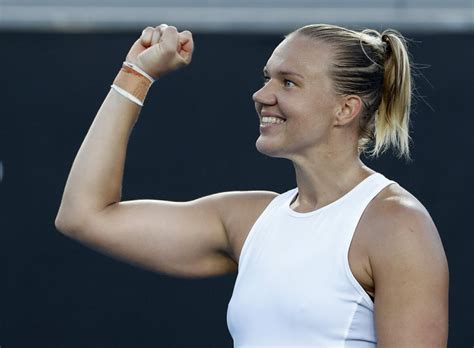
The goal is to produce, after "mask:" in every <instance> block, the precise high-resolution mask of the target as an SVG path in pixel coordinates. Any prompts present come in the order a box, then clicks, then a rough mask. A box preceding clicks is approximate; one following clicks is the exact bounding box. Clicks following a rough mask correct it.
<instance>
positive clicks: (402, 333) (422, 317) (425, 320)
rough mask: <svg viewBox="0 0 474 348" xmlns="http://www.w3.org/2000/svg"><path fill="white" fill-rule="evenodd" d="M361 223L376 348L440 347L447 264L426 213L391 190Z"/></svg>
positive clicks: (444, 320) (407, 196) (378, 199)
mask: <svg viewBox="0 0 474 348" xmlns="http://www.w3.org/2000/svg"><path fill="white" fill-rule="evenodd" d="M361 222H363V233H362V235H365V237H364V242H365V246H366V247H367V250H366V252H367V255H368V259H369V263H370V270H371V275H372V278H373V282H374V288H375V318H376V328H377V336H378V339H379V344H380V346H403V347H441V346H445V345H446V339H447V327H448V324H447V323H448V278H449V274H448V264H447V260H446V255H445V253H444V248H443V245H442V243H441V239H440V237H439V234H438V231H437V229H436V226H435V224H434V222H433V220H432V219H431V216H430V214H429V213H428V211H427V210H426V209H425V207H424V206H423V205H422V204H421V203H420V202H419V201H418V200H417V199H416V198H415V197H414V196H413V195H412V194H410V193H409V192H408V191H407V190H405V189H403V188H402V187H400V186H399V185H397V184H392V185H390V186H388V187H387V188H385V189H384V190H383V191H382V192H381V193H380V194H379V195H378V196H377V197H376V198H375V199H374V200H373V201H372V202H371V203H370V204H369V206H368V207H367V209H366V211H365V213H364V216H363V221H362V220H361ZM394 327H396V328H397V330H393V328H394Z"/></svg>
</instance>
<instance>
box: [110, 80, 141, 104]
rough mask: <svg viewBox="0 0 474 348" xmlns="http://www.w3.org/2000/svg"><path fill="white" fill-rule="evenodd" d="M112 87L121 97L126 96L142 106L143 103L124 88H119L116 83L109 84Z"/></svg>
mask: <svg viewBox="0 0 474 348" xmlns="http://www.w3.org/2000/svg"><path fill="white" fill-rule="evenodd" d="M110 87H111V88H112V89H114V90H115V91H116V92H117V93H118V94H120V95H122V96H123V97H125V98H127V99H128V100H130V101H131V102H134V103H135V104H137V105H139V106H143V103H142V102H141V101H140V100H139V99H138V98H137V97H135V96H133V95H131V94H130V93H128V92H127V91H126V90H124V89H122V88H120V87H119V86H116V85H111V86H110Z"/></svg>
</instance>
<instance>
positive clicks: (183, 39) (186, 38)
mask: <svg viewBox="0 0 474 348" xmlns="http://www.w3.org/2000/svg"><path fill="white" fill-rule="evenodd" d="M179 44H180V52H179V54H180V55H181V56H182V57H183V58H185V59H188V58H190V56H191V55H192V53H193V49H194V41H193V34H192V33H191V32H190V31H188V30H185V31H183V32H181V33H179Z"/></svg>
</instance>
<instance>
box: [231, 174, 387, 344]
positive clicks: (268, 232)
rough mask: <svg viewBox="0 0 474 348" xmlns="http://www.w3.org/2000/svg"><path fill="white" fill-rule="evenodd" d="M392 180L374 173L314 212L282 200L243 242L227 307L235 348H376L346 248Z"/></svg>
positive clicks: (369, 308)
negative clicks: (370, 206)
mask: <svg viewBox="0 0 474 348" xmlns="http://www.w3.org/2000/svg"><path fill="white" fill-rule="evenodd" d="M391 183H394V182H393V181H390V180H388V179H387V178H385V177H384V176H383V175H382V174H379V173H376V174H372V175H371V176H369V177H368V178H366V179H365V180H363V181H362V182H361V183H359V184H358V185H357V186H356V187H354V188H353V189H352V190H351V191H349V192H348V193H347V194H345V195H344V196H343V197H341V198H339V199H338V200H336V201H335V202H333V203H331V204H328V205H326V206H324V207H322V208H320V209H317V210H315V211H312V212H309V213H298V212H295V211H294V210H292V209H291V208H290V203H291V202H292V201H293V200H294V198H295V196H296V194H297V192H298V191H297V189H296V188H295V189H293V190H290V191H288V192H285V193H283V194H281V195H279V196H277V197H276V198H275V199H274V200H272V202H271V203H270V204H269V205H268V206H267V208H266V209H265V210H264V211H263V213H262V214H261V215H260V217H259V218H258V219H257V221H256V222H255V224H254V226H253V227H252V229H251V230H250V232H249V234H248V236H247V239H246V240H245V242H244V245H243V247H242V251H241V254H240V259H239V272H238V275H237V280H236V282H235V286H234V292H233V294H232V298H231V300H230V302H229V306H228V310H227V325H228V328H229V331H230V333H231V335H232V338H233V339H234V347H235V348H257V347H265V348H270V347H279V348H282V347H308V346H310V347H324V348H326V347H341V348H342V347H350V348H353V347H357V348H362V347H364V348H365V347H371V348H372V347H376V343H377V338H376V335H375V328H374V304H373V302H372V300H371V299H370V297H369V296H368V294H367V293H366V292H365V291H364V289H363V288H362V286H361V285H360V284H359V283H358V281H357V280H356V279H355V277H354V275H353V274H352V272H351V270H350V268H349V259H348V253H349V246H350V244H351V240H352V236H353V234H354V231H355V229H356V226H357V224H358V222H359V220H360V217H361V216H362V213H363V212H364V210H365V208H366V207H367V205H368V204H369V202H370V201H371V200H372V199H373V198H374V197H375V196H376V195H377V194H378V193H379V192H380V191H381V190H382V189H384V188H385V187H386V186H387V185H389V184H391Z"/></svg>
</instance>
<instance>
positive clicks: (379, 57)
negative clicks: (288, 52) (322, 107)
mask: <svg viewBox="0 0 474 348" xmlns="http://www.w3.org/2000/svg"><path fill="white" fill-rule="evenodd" d="M293 34H301V35H305V36H307V37H310V38H313V39H316V40H321V41H322V42H325V43H327V44H329V45H330V46H331V48H333V50H334V60H333V62H332V66H331V67H330V69H329V73H330V76H331V78H332V80H333V82H334V87H335V91H336V93H339V94H341V95H350V94H355V95H358V96H360V98H361V99H362V102H363V109H362V112H361V114H360V117H359V152H364V153H367V154H369V155H371V156H378V155H380V154H381V153H383V152H385V151H386V150H387V149H388V148H390V147H393V149H394V152H395V154H396V155H397V156H399V157H406V158H407V159H409V158H410V148H409V145H410V135H409V123H410V122H409V120H410V107H411V94H412V86H411V85H412V82H411V71H410V59H409V55H408V50H407V45H406V40H405V38H404V37H403V36H402V34H400V33H399V32H398V31H396V30H393V29H387V30H384V31H383V32H382V33H379V32H378V31H376V30H371V29H366V30H363V31H361V32H357V31H353V30H349V29H346V28H342V27H339V26H336V25H328V24H312V25H307V26H305V27H302V28H299V29H297V30H296V31H294V32H293V33H291V34H290V35H293ZM371 147H372V149H370V148H371Z"/></svg>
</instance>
